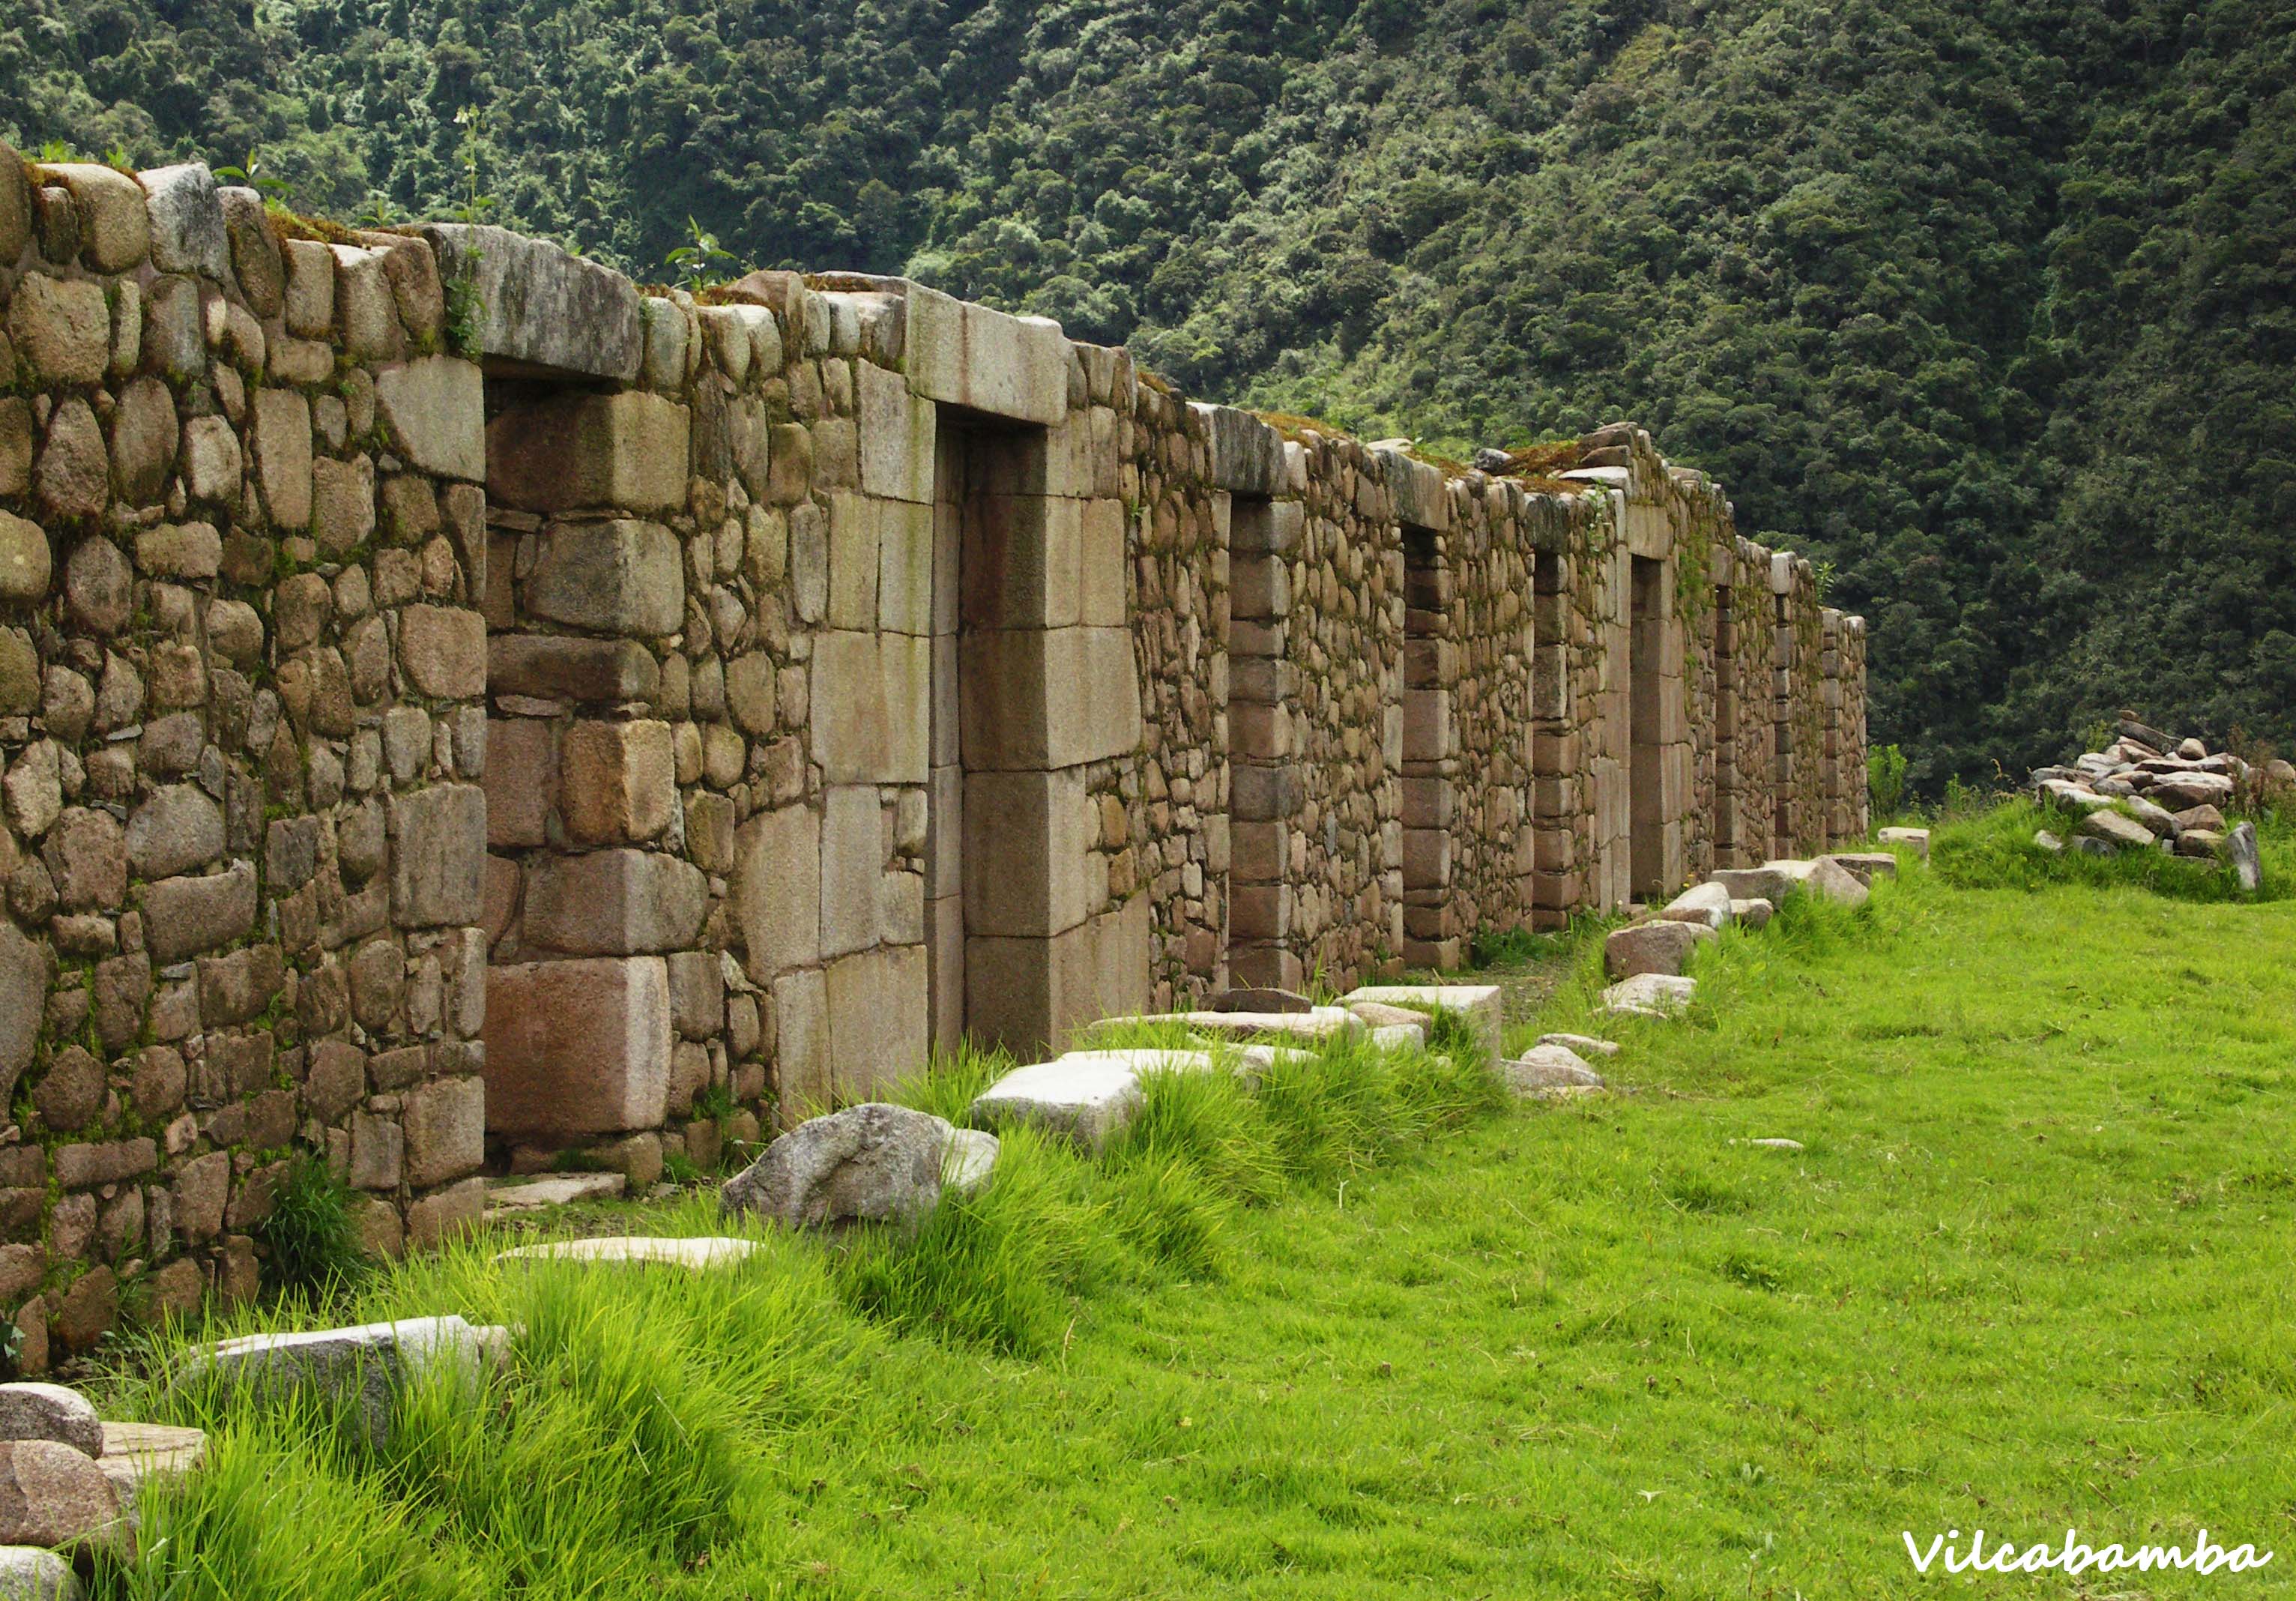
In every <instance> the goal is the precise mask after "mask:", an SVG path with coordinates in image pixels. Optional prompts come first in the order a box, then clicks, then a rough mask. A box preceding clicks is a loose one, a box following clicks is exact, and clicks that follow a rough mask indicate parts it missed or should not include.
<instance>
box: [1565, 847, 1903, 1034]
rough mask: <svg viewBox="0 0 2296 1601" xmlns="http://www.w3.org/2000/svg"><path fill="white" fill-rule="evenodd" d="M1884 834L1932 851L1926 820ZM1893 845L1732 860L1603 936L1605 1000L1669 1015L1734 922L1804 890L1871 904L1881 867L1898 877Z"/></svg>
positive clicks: (1759, 916)
mask: <svg viewBox="0 0 2296 1601" xmlns="http://www.w3.org/2000/svg"><path fill="white" fill-rule="evenodd" d="M1882 843H1883V844H1886V845H1896V846H1901V847H1903V848H1904V849H1906V850H1910V851H1912V852H1913V853H1914V854H1915V855H1916V856H1919V857H1922V858H1927V857H1928V855H1929V853H1930V835H1929V830H1927V829H1926V828H1885V829H1883V830H1882ZM1897 872H1898V858H1897V855H1896V853H1895V852H1894V851H1890V850H1862V851H1836V852H1834V853H1833V854H1832V855H1829V856H1821V857H1816V858H1812V859H1810V860H1807V861H1805V860H1801V859H1799V858H1785V859H1780V860H1777V861H1771V862H1764V863H1763V864H1762V865H1761V866H1759V867H1725V868H1722V869H1720V870H1718V871H1717V872H1716V873H1715V874H1713V875H1712V876H1711V877H1710V878H1709V879H1707V881H1706V882H1705V883H1702V884H1697V885H1694V886H1693V887H1692V888H1690V889H1687V890H1685V891H1683V892H1682V893H1681V894H1679V895H1677V896H1676V897H1675V898H1674V899H1672V900H1670V901H1669V902H1668V903H1667V904H1666V905H1665V906H1664V907H1661V909H1660V910H1658V911H1657V912H1655V913H1652V914H1650V915H1645V916H1644V917H1642V918H1640V919H1639V920H1637V921H1636V922H1634V923H1630V924H1628V925H1627V926H1626V927H1624V928H1621V929H1616V930H1613V931H1612V932H1611V936H1610V938H1609V939H1607V940H1604V941H1603V972H1604V973H1605V974H1606V975H1607V976H1609V977H1610V978H1611V979H1612V980H1614V982H1613V983H1612V984H1611V987H1610V988H1609V989H1605V990H1603V995H1602V1000H1601V1008H1602V1010H1603V1011H1604V1012H1606V1013H1609V1014H1611V1015H1612V1016H1616V1017H1652V1018H1667V1017H1671V1016H1673V1015H1674V1014H1677V1013H1678V1012H1680V1011H1681V1010H1682V1009H1683V1008H1684V1007H1685V1006H1688V1005H1689V1004H1690V1002H1691V1000H1692V998H1693V997H1694V996H1696V994H1697V993H1698V981H1697V980H1695V979H1693V978H1691V977H1689V976H1687V975H1686V974H1685V973H1684V972H1683V969H1684V967H1685V966H1687V965H1689V962H1690V953H1691V952H1693V951H1694V950H1696V949H1697V948H1699V946H1701V945H1702V944H1704V943H1705V942H1706V941H1707V940H1711V939H1713V938H1714V937H1715V935H1716V934H1717V933H1718V932H1719V931H1721V930H1722V929H1725V928H1727V927H1729V926H1730V925H1731V924H1743V925H1745V926H1746V927H1748V928H1760V927H1762V926H1763V925H1764V924H1767V923H1768V922H1769V920H1770V919H1771V918H1772V917H1773V916H1774V915H1776V912H1777V908H1778V907H1780V906H1782V905H1784V901H1785V899H1786V897H1787V896H1789V895H1791V894H1792V893H1793V892H1794V891H1797V890H1801V891H1808V893H1811V894H1814V895H1822V896H1824V897H1825V899H1828V900H1834V901H1839V902H1841V903H1842V904H1843V905H1845V906H1863V905H1865V904H1866V893H1867V889H1868V886H1870V885H1871V884H1872V883H1873V882H1874V874H1882V875H1883V876H1885V877H1895V876H1896V875H1897Z"/></svg>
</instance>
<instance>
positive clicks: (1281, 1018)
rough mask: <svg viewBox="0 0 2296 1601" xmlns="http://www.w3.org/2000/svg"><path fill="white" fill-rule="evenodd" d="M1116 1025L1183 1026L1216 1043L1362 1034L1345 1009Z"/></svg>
mask: <svg viewBox="0 0 2296 1601" xmlns="http://www.w3.org/2000/svg"><path fill="white" fill-rule="evenodd" d="M1104 1022H1107V1023H1110V1024H1116V1023H1152V1022H1177V1023H1185V1025H1186V1026H1187V1028H1188V1030H1190V1031H1191V1032H1192V1033H1197V1034H1208V1035H1210V1036H1211V1037H1212V1038H1214V1039H1265V1038H1267V1037H1268V1036H1271V1035H1273V1036H1277V1037H1280V1038H1283V1039H1333V1038H1337V1037H1342V1036H1346V1035H1349V1034H1360V1033H1362V1032H1364V1031H1365V1024H1364V1021H1363V1020H1362V1019H1361V1018H1359V1017H1357V1015H1356V1014H1354V1013H1352V1012H1350V1011H1349V1010H1348V1009H1347V1008H1346V1007H1345V1006H1310V1007H1309V1008H1308V1010H1307V1011H1305V1012H1181V1013H1177V1014H1173V1015H1172V1016H1170V1017H1169V1018H1166V1017H1157V1016H1155V1015H1153V1014H1151V1015H1148V1016H1143V1017H1111V1018H1108V1019H1105V1020H1104Z"/></svg>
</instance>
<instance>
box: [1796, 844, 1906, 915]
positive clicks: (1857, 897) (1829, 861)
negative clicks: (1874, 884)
mask: <svg viewBox="0 0 2296 1601" xmlns="http://www.w3.org/2000/svg"><path fill="white" fill-rule="evenodd" d="M1890 866H1891V869H1892V870H1893V871H1894V870H1895V868H1896V866H1897V864H1896V863H1895V862H1892V863H1891V864H1890ZM1802 887H1803V888H1804V889H1806V890H1808V891H1809V892H1810V893H1811V894H1813V895H1816V896H1819V897H1822V898H1823V899H1827V900H1831V901H1833V902H1834V903H1835V904H1836V905H1838V906H1846V907H1861V906H1864V905H1865V904H1866V896H1867V895H1868V894H1869V893H1871V891H1868V890H1867V889H1866V886H1865V885H1864V884H1862V883H1859V882H1858V881H1857V874H1854V873H1852V872H1850V871H1849V868H1847V867H1845V866H1842V865H1841V862H1840V861H1838V860H1836V859H1835V858H1833V857H1830V856H1821V857H1819V858H1817V860H1816V861H1815V862H1812V863H1811V864H1810V869H1809V874H1808V877H1806V878H1804V879H1803V880H1802Z"/></svg>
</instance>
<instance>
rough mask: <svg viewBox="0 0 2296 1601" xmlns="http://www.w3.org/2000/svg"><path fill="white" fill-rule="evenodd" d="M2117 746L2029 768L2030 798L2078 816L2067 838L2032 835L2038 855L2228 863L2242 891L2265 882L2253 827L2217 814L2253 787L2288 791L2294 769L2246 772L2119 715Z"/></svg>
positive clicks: (2228, 757)
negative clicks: (2145, 853)
mask: <svg viewBox="0 0 2296 1601" xmlns="http://www.w3.org/2000/svg"><path fill="white" fill-rule="evenodd" d="M2113 732H2114V734H2115V735H2116V736H2117V737H2116V738H2115V739H2114V740H2113V742H2112V743H2111V744H2109V745H2107V746H2106V747H2105V748H2104V749H2103V750H2102V751H2088V752H2087V753H2086V754H2084V755H2082V756H2079V757H2078V758H2076V759H2074V761H2073V763H2072V765H2071V767H2049V768H2034V769H2033V774H2032V777H2031V780H2030V782H2031V784H2032V790H2033V799H2034V800H2036V801H2043V802H2046V803H2050V804H2054V805H2056V806H2061V807H2063V808H2065V809H2068V810H2071V811H2075V812H2079V814H2081V817H2080V821H2079V824H2078V825H2076V826H2075V828H2074V830H2073V833H2072V838H2071V840H2064V839H2061V838H2059V837H2058V836H2057V835H2056V834H2055V833H2053V832H2052V831H2050V830H2048V829H2046V828H2044V829H2041V830H2039V831H2038V832H2037V833H2035V834H2034V835H2033V842H2034V843H2035V844H2036V845H2038V846H2039V847H2040V848H2041V849H2042V850H2049V851H2059V850H2079V851H2084V852H2087V853H2088V854H2090V855H2094V856H2112V855H2113V854H2115V853H2117V852H2119V851H2123V850H2160V851H2163V852H2167V853H2170V854H2173V855H2177V856H2184V857H2192V858H2197V859H2200V860H2203V861H2207V860H2221V861H2223V862H2225V863H2226V864H2227V865H2228V866H2229V867H2230V868H2231V871H2232V873H2233V874H2234V876H2235V878H2237V879H2238V881H2239V883H2240V887H2241V888H2242V889H2243V890H2253V889H2256V888H2258V887H2259V885H2260V884H2262V883H2263V882H2264V868H2263V862H2262V859H2261V858H2260V857H2259V854H2258V851H2257V844H2256V829H2255V826H2254V825H2252V824H2249V823H2239V824H2227V823H2226V820H2225V813H2224V809H2225V808H2226V807H2229V806H2231V805H2233V804H2234V803H2235V801H2236V800H2237V799H2238V798H2240V797H2242V796H2243V795H2248V794H2252V793H2254V792H2257V791H2258V790H2259V789H2265V788H2275V789H2296V768H2292V767H2291V766H2290V765H2289V764H2288V763H2286V762H2284V761H2278V760H2275V761H2272V762H2268V763H2267V764H2266V765H2265V766H2264V767H2263V768H2260V769H2259V768H2253V767H2251V765H2250V764H2249V763H2247V762H2245V761H2243V760H2242V759H2240V758H2239V757H2237V756H2235V755H2233V754H2231V753H2230V752H2228V751H2215V752H2211V751H2210V750H2209V748H2208V747H2207V746H2206V745H2204V744H2202V743H2201V742H2200V741H2199V740H2197V739H2181V740H2180V739H2177V738H2175V737H2174V736H2172V735H2167V734H2163V733H2161V731H2160V730H2159V729H2158V728H2153V727H2146V726H2145V725H2144V723H2141V722H2139V721H2137V720H2136V714H2135V713H2134V712H2128V711H2124V712H2122V713H2121V714H2120V723H2119V725H2118V727H2115V729H2114V730H2113Z"/></svg>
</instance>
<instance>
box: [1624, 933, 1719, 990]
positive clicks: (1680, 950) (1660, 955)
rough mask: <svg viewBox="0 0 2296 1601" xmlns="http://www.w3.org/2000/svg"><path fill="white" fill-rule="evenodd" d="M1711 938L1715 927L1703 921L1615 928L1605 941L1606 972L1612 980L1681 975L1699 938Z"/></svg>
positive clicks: (1700, 939) (1697, 944)
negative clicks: (1665, 974)
mask: <svg viewBox="0 0 2296 1601" xmlns="http://www.w3.org/2000/svg"><path fill="white" fill-rule="evenodd" d="M1712 938H1714V931H1713V929H1712V928H1711V927H1710V926H1708V925H1707V924H1702V923H1665V922H1659V923H1637V924H1634V925H1632V926H1631V927H1628V928H1621V929H1614V930H1612V931H1611V935H1610V937H1609V938H1608V939H1606V940H1603V972H1604V973H1607V974H1608V975H1609V976H1610V977H1611V978H1613V979H1628V978H1633V977H1634V976H1636V974H1637V973H1667V974H1678V973H1681V971H1682V970H1683V968H1684V966H1685V965H1687V964H1688V962H1689V960H1690V953H1691V952H1692V951H1693V950H1695V949H1697V948H1698V946H1699V943H1700V941H1702V940H1711V939H1712Z"/></svg>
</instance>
